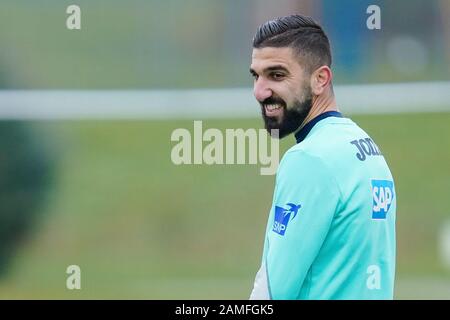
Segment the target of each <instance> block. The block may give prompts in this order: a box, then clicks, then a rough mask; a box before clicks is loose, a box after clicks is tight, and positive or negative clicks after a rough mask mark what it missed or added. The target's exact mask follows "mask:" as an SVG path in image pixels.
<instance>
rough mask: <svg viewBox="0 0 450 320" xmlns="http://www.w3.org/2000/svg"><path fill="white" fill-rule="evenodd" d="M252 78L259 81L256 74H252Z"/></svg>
mask: <svg viewBox="0 0 450 320" xmlns="http://www.w3.org/2000/svg"><path fill="white" fill-rule="evenodd" d="M252 77H253V79H254V80H255V81H256V80H258V78H259V76H258V75H257V74H256V73H252Z"/></svg>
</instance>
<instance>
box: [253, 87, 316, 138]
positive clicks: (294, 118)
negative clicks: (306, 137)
mask: <svg viewBox="0 0 450 320" xmlns="http://www.w3.org/2000/svg"><path fill="white" fill-rule="evenodd" d="M305 89H306V91H305V94H304V95H303V99H302V100H298V99H296V100H294V102H293V103H292V106H290V107H289V108H287V105H286V102H285V101H284V100H283V99H281V98H278V97H274V96H272V97H270V98H267V99H265V100H264V101H263V102H260V104H261V112H262V117H263V120H264V127H265V128H266V130H267V131H268V132H269V134H270V135H271V136H272V137H276V135H273V134H272V131H271V130H274V129H277V130H278V138H279V139H282V138H284V137H286V136H287V135H289V134H291V133H293V132H294V131H297V129H298V128H299V127H300V126H301V124H302V123H303V121H305V119H306V117H307V116H308V114H309V111H310V110H311V107H312V92H311V89H310V88H305ZM266 104H279V105H281V108H282V113H281V115H280V116H278V117H269V116H267V115H266V110H265V107H264V105H266Z"/></svg>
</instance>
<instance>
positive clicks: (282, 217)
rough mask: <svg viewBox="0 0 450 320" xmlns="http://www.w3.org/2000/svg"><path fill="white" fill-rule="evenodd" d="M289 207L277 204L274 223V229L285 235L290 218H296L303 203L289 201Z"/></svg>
mask: <svg viewBox="0 0 450 320" xmlns="http://www.w3.org/2000/svg"><path fill="white" fill-rule="evenodd" d="M286 206H288V209H285V208H283V207H279V206H275V221H274V223H273V228H272V231H274V232H275V233H278V234H279V235H282V236H284V233H285V232H286V228H287V226H288V223H289V221H290V220H292V219H294V218H295V216H296V215H297V212H298V210H299V209H300V208H301V207H302V205H301V204H299V205H295V204H293V203H287V204H286Z"/></svg>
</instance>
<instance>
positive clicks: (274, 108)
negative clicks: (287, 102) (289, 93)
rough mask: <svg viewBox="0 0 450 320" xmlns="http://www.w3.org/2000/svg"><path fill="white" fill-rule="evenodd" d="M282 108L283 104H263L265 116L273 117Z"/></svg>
mask: <svg viewBox="0 0 450 320" xmlns="http://www.w3.org/2000/svg"><path fill="white" fill-rule="evenodd" d="M282 110H283V106H282V105H281V104H278V103H277V104H265V105H264V111H265V113H266V116H269V117H273V116H277V115H279V114H280V113H281V111H282Z"/></svg>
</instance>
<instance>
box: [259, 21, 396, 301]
mask: <svg viewBox="0 0 450 320" xmlns="http://www.w3.org/2000/svg"><path fill="white" fill-rule="evenodd" d="M330 66H331V52H330V45H329V41H328V38H327V36H326V35H325V33H324V31H323V30H322V28H321V27H320V26H319V25H318V24H317V23H315V22H314V21H313V20H312V19H311V18H309V17H304V16H300V15H293V16H287V17H282V18H278V19H275V20H272V21H268V22H266V23H264V24H263V25H261V26H260V27H259V29H258V30H257V33H256V35H255V37H254V39H253V54H252V63H251V67H250V72H251V74H252V75H253V76H254V95H255V97H256V99H257V100H258V101H259V103H260V104H261V110H262V116H263V119H264V122H265V127H266V129H267V130H269V132H273V131H272V130H278V135H279V137H280V138H283V137H285V136H287V135H289V134H290V133H294V132H295V138H296V141H297V144H296V145H294V146H293V147H291V148H290V149H289V150H288V151H287V152H286V154H285V155H284V156H283V158H282V160H281V162H280V165H279V167H278V171H277V176H276V185H275V191H274V197H273V203H272V208H271V211H270V214H269V221H268V224H267V229H266V236H265V241H264V249H263V257H262V263H261V268H260V270H259V271H258V273H257V275H256V279H255V284H254V288H253V291H252V293H251V296H250V298H251V299H392V298H393V291H394V277H395V212H396V194H395V188H394V182H393V178H392V175H391V172H390V170H389V168H388V166H387V164H386V161H385V159H384V157H383V155H382V154H381V152H380V150H379V148H378V147H377V146H376V144H375V143H374V141H373V140H372V139H371V138H370V137H369V135H368V134H367V133H366V132H364V131H363V130H362V129H361V128H359V127H358V126H357V125H356V124H355V123H354V122H353V121H352V120H350V119H348V118H344V117H343V116H342V115H341V113H339V111H338V108H337V106H336V101H335V98H334V93H333V87H332V72H331V69H330Z"/></svg>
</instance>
